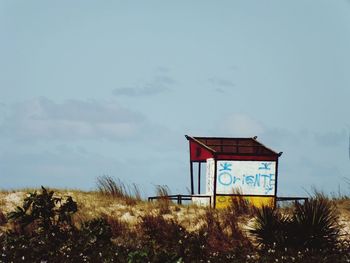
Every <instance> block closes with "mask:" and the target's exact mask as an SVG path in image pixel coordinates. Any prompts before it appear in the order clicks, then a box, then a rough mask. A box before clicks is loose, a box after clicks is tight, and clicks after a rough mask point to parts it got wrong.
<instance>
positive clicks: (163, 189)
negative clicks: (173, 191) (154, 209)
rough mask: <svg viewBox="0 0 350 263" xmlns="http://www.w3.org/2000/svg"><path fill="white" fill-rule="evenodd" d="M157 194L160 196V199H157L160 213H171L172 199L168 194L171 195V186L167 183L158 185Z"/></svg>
mask: <svg viewBox="0 0 350 263" xmlns="http://www.w3.org/2000/svg"><path fill="white" fill-rule="evenodd" d="M156 195H157V196H159V197H160V198H159V199H157V205H158V208H159V213H160V214H168V213H170V204H171V200H170V199H169V198H168V195H170V189H169V187H168V186H167V185H156Z"/></svg>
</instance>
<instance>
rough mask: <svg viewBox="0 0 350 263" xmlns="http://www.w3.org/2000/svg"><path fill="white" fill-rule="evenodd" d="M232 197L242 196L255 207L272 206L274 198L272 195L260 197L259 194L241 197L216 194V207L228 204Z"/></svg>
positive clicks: (223, 206)
mask: <svg viewBox="0 0 350 263" xmlns="http://www.w3.org/2000/svg"><path fill="white" fill-rule="evenodd" d="M232 198H244V199H245V200H247V201H248V203H250V204H251V205H253V206H255V207H258V208H260V207H262V206H264V205H265V206H273V205H274V201H275V198H274V197H260V196H242V197H235V196H217V197H216V208H226V207H227V206H229V205H230V203H231V202H232Z"/></svg>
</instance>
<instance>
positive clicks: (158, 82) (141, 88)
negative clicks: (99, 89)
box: [113, 75, 176, 97]
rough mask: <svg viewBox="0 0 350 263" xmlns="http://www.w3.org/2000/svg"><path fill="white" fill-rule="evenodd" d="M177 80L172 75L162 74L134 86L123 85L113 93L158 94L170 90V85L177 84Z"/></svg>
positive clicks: (128, 94) (139, 95)
mask: <svg viewBox="0 0 350 263" xmlns="http://www.w3.org/2000/svg"><path fill="white" fill-rule="evenodd" d="M175 83H176V81H175V80H174V79H172V78H171V77H168V76H165V75H162V76H156V77H155V78H154V79H153V80H152V81H150V82H148V83H146V84H142V85H135V86H133V87H122V88H116V89H114V90H113V94H114V95H116V96H127V97H144V96H152V95H157V94H160V93H163V92H166V91H169V90H170V86H171V85H173V84H175Z"/></svg>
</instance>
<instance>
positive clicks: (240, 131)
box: [218, 113, 265, 137]
mask: <svg viewBox="0 0 350 263" xmlns="http://www.w3.org/2000/svg"><path fill="white" fill-rule="evenodd" d="M218 128H219V131H220V132H221V133H223V134H226V135H229V136H232V137H238V136H242V137H253V136H255V135H258V134H261V133H262V132H264V130H265V129H264V126H263V124H262V123H261V122H260V121H258V120H255V119H254V118H252V117H250V116H248V115H245V114H241V113H234V114H231V115H230V116H228V117H226V118H225V119H223V120H222V121H221V123H220V124H219V125H218Z"/></svg>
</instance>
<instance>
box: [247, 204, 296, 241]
mask: <svg viewBox="0 0 350 263" xmlns="http://www.w3.org/2000/svg"><path fill="white" fill-rule="evenodd" d="M255 219H256V220H255V226H254V228H253V229H251V230H250V232H251V233H252V234H253V235H254V236H255V237H256V239H257V241H258V242H259V244H261V245H263V246H264V247H272V246H273V247H276V246H283V245H284V244H286V242H287V239H288V232H289V231H288V230H289V228H290V225H291V219H290V217H289V216H287V215H282V214H281V213H280V212H279V211H278V210H276V209H273V208H272V207H269V206H263V207H262V208H261V209H257V210H256V215H255Z"/></svg>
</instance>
